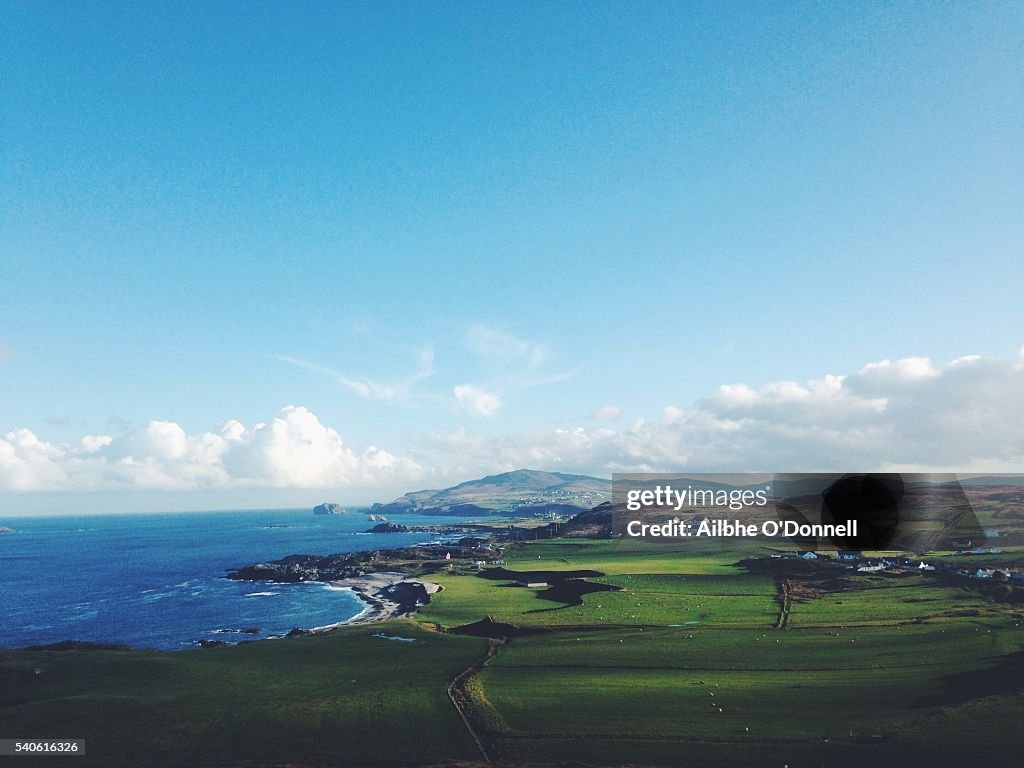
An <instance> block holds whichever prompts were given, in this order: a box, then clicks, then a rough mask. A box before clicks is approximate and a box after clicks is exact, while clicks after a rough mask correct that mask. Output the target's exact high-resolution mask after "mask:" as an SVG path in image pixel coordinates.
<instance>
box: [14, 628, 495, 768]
mask: <svg viewBox="0 0 1024 768" xmlns="http://www.w3.org/2000/svg"><path fill="white" fill-rule="evenodd" d="M381 628H382V626H374V627H367V626H363V627H352V628H346V629H343V630H340V631H338V632H335V633H332V634H330V635H325V636H320V637H309V638H301V639H297V640H278V641H260V642H255V643H249V644H245V645H241V646H238V647H235V648H223V649H205V650H197V651H183V652H178V653H157V652H129V653H119V652H106V651H81V652H70V653H69V652H46V653H31V654H25V653H17V652H4V653H0V733H2V734H4V735H5V736H18V737H29V736H31V737H33V738H35V737H41V738H49V737H53V738H56V737H65V738H70V737H78V738H81V737H86V738H87V751H88V754H87V756H86V757H85V758H76V760H75V761H74V762H75V765H81V766H85V765H97V766H105V767H106V766H141V765H145V766H162V765H177V764H182V763H189V762H191V763H194V764H200V765H203V764H206V765H210V764H215V763H216V762H218V761H228V760H230V761H232V762H241V761H242V760H265V761H268V762H270V761H285V760H293V759H302V760H307V761H310V762H320V761H328V760H329V761H331V763H332V764H354V765H366V764H368V763H381V762H403V763H407V762H417V761H420V760H423V761H435V760H441V759H452V758H462V759H472V758H475V757H476V756H477V752H476V749H475V747H474V745H473V743H472V741H471V740H470V738H469V736H468V734H467V732H466V730H465V728H464V726H463V725H462V722H461V721H460V720H459V718H458V715H457V713H456V712H455V710H454V709H453V707H452V705H451V703H450V701H449V700H448V697H447V693H446V691H447V685H448V683H449V682H450V681H451V679H452V678H453V677H454V676H455V675H456V674H457V673H458V672H459V671H461V670H462V669H465V668H466V667H468V666H469V665H470V664H472V663H473V662H474V661H475V660H477V659H479V658H480V657H481V656H482V655H483V653H484V650H485V646H486V644H485V642H484V641H482V640H479V639H476V638H465V637H455V636H447V635H439V634H437V633H433V632H428V631H425V630H424V629H422V628H420V627H419V626H417V625H415V624H413V623H412V622H393V623H391V624H389V625H387V626H386V627H383V628H386V630H387V631H388V632H389V633H398V634H400V635H403V636H408V637H414V638H416V641H415V642H412V643H407V642H399V641H394V640H386V639H381V638H376V637H373V633H375V632H378V631H380V629H381ZM37 669H38V670H39V671H40V674H35V670H37ZM40 724H51V725H49V726H41V725H40ZM47 759H48V758H40V760H47ZM35 760H36V759H35V758H19V760H18V764H19V765H21V764H22V763H23V762H27V763H28V764H31V762H33V761H35Z"/></svg>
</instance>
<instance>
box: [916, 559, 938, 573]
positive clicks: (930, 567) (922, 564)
mask: <svg viewBox="0 0 1024 768" xmlns="http://www.w3.org/2000/svg"><path fill="white" fill-rule="evenodd" d="M917 570H919V571H934V570H935V566H934V565H928V563H926V562H924V561H923V560H922V561H921V562H920V563H918V565H917Z"/></svg>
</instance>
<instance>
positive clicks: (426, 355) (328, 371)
mask: <svg viewBox="0 0 1024 768" xmlns="http://www.w3.org/2000/svg"><path fill="white" fill-rule="evenodd" d="M416 357H417V358H418V365H417V366H416V368H415V369H414V370H413V371H412V372H410V373H409V374H407V375H405V376H402V377H400V378H397V379H391V380H381V379H373V378H370V377H368V376H353V375H350V374H347V373H344V372H342V371H338V370H335V369H334V368H329V367H327V366H325V365H320V364H319V363H313V362H310V361H308V360H303V359H301V358H298V357H291V356H289V355H278V356H277V359H278V360H281V361H282V362H285V363H290V364H291V365H295V366H298V367H299V368H304V369H306V370H307V371H312V372H314V373H318V374H320V375H322V376H326V377H327V378H329V379H331V380H333V381H334V382H335V383H337V384H338V385H340V386H341V387H343V388H344V389H347V390H348V391H349V392H352V393H353V394H355V395H358V396H359V397H364V398H367V399H370V400H382V401H385V402H390V403H407V402H408V401H409V399H410V398H411V395H412V392H413V389H414V387H415V386H416V385H417V384H418V383H419V382H421V381H423V380H424V379H428V378H430V377H431V376H433V375H434V350H433V348H432V347H429V346H427V347H423V348H421V349H419V350H417V353H416Z"/></svg>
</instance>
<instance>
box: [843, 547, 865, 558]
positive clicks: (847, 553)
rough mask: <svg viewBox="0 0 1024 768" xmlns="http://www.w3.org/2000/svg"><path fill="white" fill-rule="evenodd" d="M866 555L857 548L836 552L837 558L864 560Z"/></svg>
mask: <svg viewBox="0 0 1024 768" xmlns="http://www.w3.org/2000/svg"><path fill="white" fill-rule="evenodd" d="M862 559H864V556H863V555H862V554H861V553H860V552H857V551H855V550H852V549H849V550H840V551H839V552H837V553H836V560H862Z"/></svg>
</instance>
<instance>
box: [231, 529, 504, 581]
mask: <svg viewBox="0 0 1024 768" xmlns="http://www.w3.org/2000/svg"><path fill="white" fill-rule="evenodd" d="M497 557H499V552H498V551H497V550H496V549H494V548H493V547H491V546H490V544H489V543H488V542H487V540H485V539H477V538H468V537H467V538H464V539H461V540H460V541H459V542H458V543H457V544H450V545H434V544H431V545H423V546H414V547H404V548H401V549H377V550H369V551H365V552H344V553H341V554H335V555H288V556H287V557H282V558H281V559H280V560H270V561H268V562H265V563H253V564H252V565H246V566H243V567H242V568H234V569H229V570H228V572H227V577H228V578H229V579H236V580H240V581H270V582H277V583H284V584H291V583H296V582H301V581H323V582H333V581H339V580H345V579H352V578H357V577H361V576H366V575H367V574H372V573H380V572H384V571H404V572H408V571H411V570H424V569H425V570H427V571H429V570H432V569H437V568H441V567H447V566H448V565H449V564H450V563H451V562H452V561H453V560H464V561H465V560H470V561H478V562H479V561H485V562H489V561H492V560H494V559H496V558H497Z"/></svg>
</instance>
